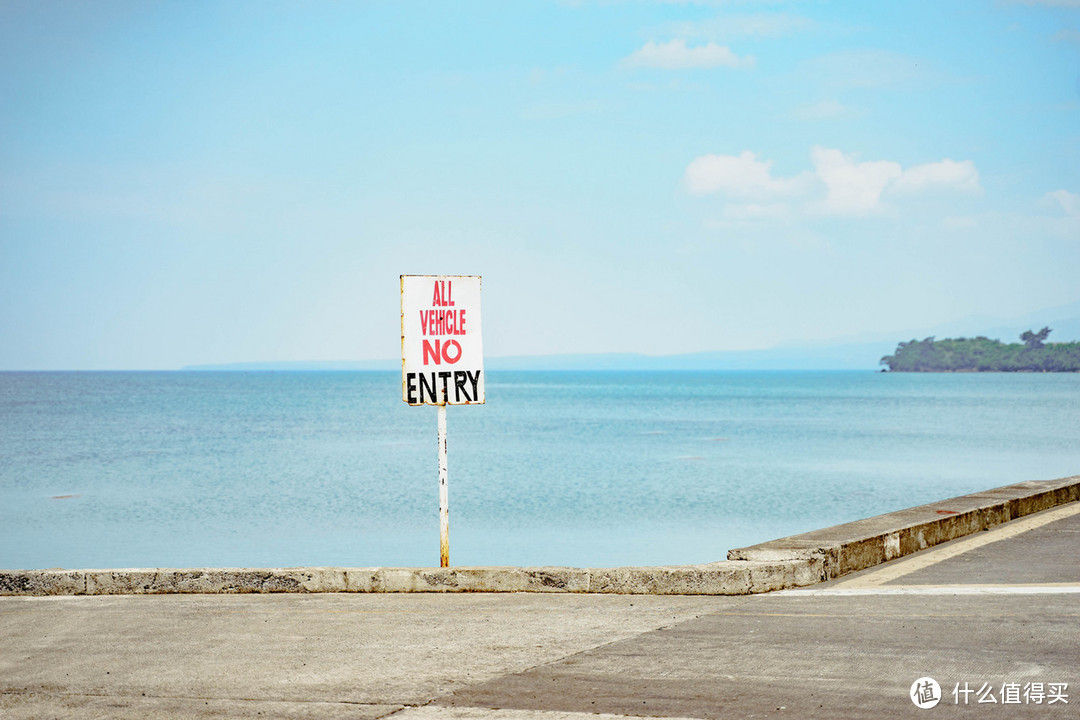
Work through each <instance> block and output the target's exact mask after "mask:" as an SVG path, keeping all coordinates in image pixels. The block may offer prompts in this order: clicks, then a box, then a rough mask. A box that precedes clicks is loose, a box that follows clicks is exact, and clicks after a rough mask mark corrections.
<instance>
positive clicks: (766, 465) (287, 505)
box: [0, 372, 1080, 569]
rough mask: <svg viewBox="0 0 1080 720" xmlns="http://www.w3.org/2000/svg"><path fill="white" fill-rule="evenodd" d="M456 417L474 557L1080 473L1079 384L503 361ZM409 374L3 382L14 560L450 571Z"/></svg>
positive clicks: (477, 560)
mask: <svg viewBox="0 0 1080 720" xmlns="http://www.w3.org/2000/svg"><path fill="white" fill-rule="evenodd" d="M487 383H488V385H487V404H486V405H483V406H455V407H450V408H448V412H447V415H448V447H449V496H450V560H451V563H452V564H454V565H571V566H616V565H654V564H685V563H702V562H711V561H715V560H721V559H723V558H724V557H725V556H726V553H727V550H728V549H730V548H733V547H739V546H743V545H748V544H752V543H757V542H761V541H765V540H770V539H774V538H777V537H782V536H785V535H791V534H795V533H799V532H805V531H808V530H813V529H816V528H821V527H826V526H829V525H833V524H837V523H842V522H847V521H850V520H856V519H859V518H863V517H868V516H871V515H876V514H879V513H884V512H889V511H893V510H899V509H902V508H905V507H911V506H914V505H919V504H922V503H927V502H931V501H935V500H940V499H944V498H948V497H952V496H956V495H961V494H965V493H970V492H977V491H980V490H985V489H988V488H992V487H997V486H1000V485H1006V484H1009V483H1014V482H1020V481H1023V480H1036V479H1050V478H1056V477H1063V476H1066V475H1073V474H1078V473H1080V375H1075V374H1072V375H1070V374H1056V375H1055V374H1039V375H1035V374H891V373H873V372H767V373H755V372H717V373H693V372H672V373H664V372H648V373H633V372H580V373H577V372H553V373H545V372H501V373H500V372H491V373H489V376H488V379H487ZM438 509H439V508H438V465H437V453H436V410H435V409H434V408H432V407H419V408H418V407H408V406H406V405H405V404H404V403H403V402H402V401H401V379H400V375H399V374H397V373H378V372H310V373H304V372H286V373H274V372H253V373H240V372H224V373H209V372H145V373H129V372H113V373H0V568H9V569H15V568H47V567H66V568H90V567H98V568H109V567H202V566H214V567H238V566H239V567H283V566H297V565H329V566H350V567H369V566H433V565H437V564H438V557H439V514H438Z"/></svg>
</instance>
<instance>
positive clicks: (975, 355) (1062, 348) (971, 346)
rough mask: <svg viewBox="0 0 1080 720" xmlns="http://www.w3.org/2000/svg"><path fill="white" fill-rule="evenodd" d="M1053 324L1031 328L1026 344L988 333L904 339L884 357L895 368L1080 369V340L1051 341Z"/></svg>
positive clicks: (1054, 370) (913, 370) (908, 370)
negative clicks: (950, 337)
mask: <svg viewBox="0 0 1080 720" xmlns="http://www.w3.org/2000/svg"><path fill="white" fill-rule="evenodd" d="M1048 335H1050V328H1048V327H1044V328H1043V329H1042V330H1040V331H1039V332H1032V331H1030V330H1028V331H1027V332H1025V333H1023V334H1022V335H1021V336H1020V339H1021V340H1023V341H1024V344H1023V345H1021V344H1019V343H1012V344H1006V343H1003V342H1001V341H1000V340H991V339H989V338H986V337H981V336H980V337H977V338H970V339H969V338H957V339H955V340H953V339H946V340H934V338H932V337H928V338H926V339H925V340H912V341H910V342H902V343H900V344H899V345H898V346H897V347H896V352H895V353H893V354H892V355H886V356H885V357H883V358H881V364H882V365H886V366H888V368H889V370H891V371H893V372H1080V342H1067V343H1047V342H1046V338H1047V336H1048Z"/></svg>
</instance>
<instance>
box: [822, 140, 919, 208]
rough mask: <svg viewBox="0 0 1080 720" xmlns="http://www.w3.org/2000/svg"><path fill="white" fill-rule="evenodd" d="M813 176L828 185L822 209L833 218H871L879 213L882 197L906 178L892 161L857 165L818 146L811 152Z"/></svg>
mask: <svg viewBox="0 0 1080 720" xmlns="http://www.w3.org/2000/svg"><path fill="white" fill-rule="evenodd" d="M810 161H811V162H812V163H813V164H814V172H815V173H817V176H818V177H819V178H821V180H822V182H824V183H825V187H826V194H825V202H824V203H823V205H822V206H821V209H822V210H823V211H824V212H825V213H828V214H831V215H872V214H874V213H877V212H880V211H881V210H882V209H883V207H882V205H881V193H882V191H884V190H885V186H886V185H888V184H889V182H891V181H893V180H895V179H896V178H898V177H900V176H901V175H902V174H903V169H902V168H901V167H900V163H898V162H892V161H890V160H876V161H872V162H857V161H856V160H855V158H854V156H852V155H848V154H845V153H843V152H841V151H839V150H833V149H830V148H824V147H819V146H815V147H814V148H812V149H811V150H810Z"/></svg>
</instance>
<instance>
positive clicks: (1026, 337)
mask: <svg viewBox="0 0 1080 720" xmlns="http://www.w3.org/2000/svg"><path fill="white" fill-rule="evenodd" d="M1048 335H1050V328H1048V327H1044V328H1043V329H1042V330H1040V331H1039V332H1037V333H1033V332H1031V331H1030V330H1026V331H1024V332H1022V333H1020V339H1021V340H1023V341H1024V344H1025V345H1027V346H1028V347H1029V348H1031V349H1032V350H1038V349H1039V348H1041V347H1042V346H1043V341H1044V340H1046V338H1047V336H1048Z"/></svg>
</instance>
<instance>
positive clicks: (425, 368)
mask: <svg viewBox="0 0 1080 720" xmlns="http://www.w3.org/2000/svg"><path fill="white" fill-rule="evenodd" d="M401 399H402V400H404V401H405V402H407V403H408V404H410V405H471V404H474V403H482V402H484V345H483V341H482V339H481V335H480V276H479V275H402V276H401Z"/></svg>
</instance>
